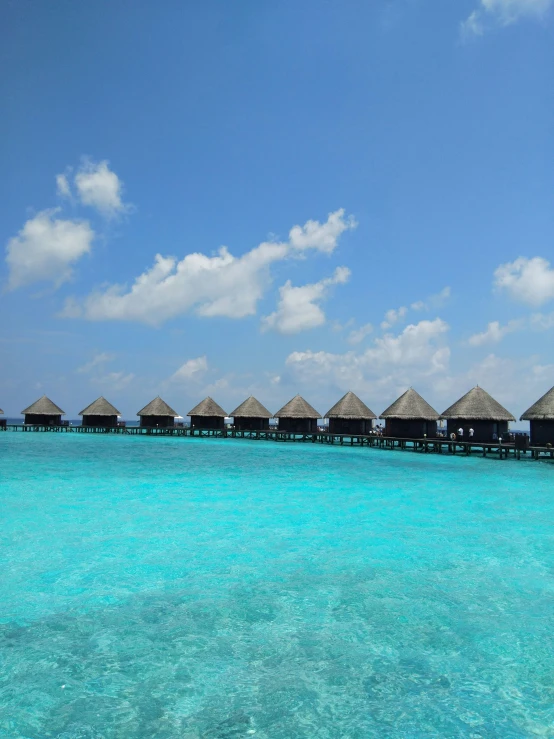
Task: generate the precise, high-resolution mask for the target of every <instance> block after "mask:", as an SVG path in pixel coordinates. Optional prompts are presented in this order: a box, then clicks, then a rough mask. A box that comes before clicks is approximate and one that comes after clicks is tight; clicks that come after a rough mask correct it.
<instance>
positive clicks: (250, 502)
mask: <svg viewBox="0 0 554 739" xmlns="http://www.w3.org/2000/svg"><path fill="white" fill-rule="evenodd" d="M553 481H554V466H552V465H549V464H548V463H539V462H532V461H529V462H525V461H521V462H517V461H513V460H503V461H494V460H483V459H465V458H456V459H452V458H449V457H447V456H445V457H438V456H434V455H419V454H414V453H411V452H391V451H379V450H375V449H350V448H322V447H320V446H316V445H311V444H310V445H309V444H298V445H295V444H272V443H266V442H248V441H242V440H230V439H227V440H208V439H169V438H167V439H166V438H156V439H155V438H126V437H119V436H118V437H104V436H85V435H74V434H67V435H65V434H59V435H58V434H25V435H24V434H14V433H5V434H1V435H0V510H1V526H0V584H1V596H2V597H1V599H0V736H1V737H6V738H9V739H47V738H56V739H116V738H117V739H119V738H121V739H123V738H124V739H135V738H136V739H139V738H140V739H142V738H144V739H151V738H155V739H177V738H179V739H239V738H242V737H254V739H313V738H317V739H367V738H368V737H378V738H379V739H388V738H390V739H420V738H421V739H424V738H425V739H427V738H429V737H437V738H438V737H440V738H441V739H449V738H450V737H469V738H470V739H485V738H486V739H488V738H492V737H498V738H499V739H511V738H513V739H516V738H517V739H520V738H522V737H554V681H553V680H552V676H553V675H554V576H553V565H554V527H553V523H554V502H553V501H554V484H553Z"/></svg>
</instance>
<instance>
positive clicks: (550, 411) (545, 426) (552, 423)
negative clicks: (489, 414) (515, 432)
mask: <svg viewBox="0 0 554 739" xmlns="http://www.w3.org/2000/svg"><path fill="white" fill-rule="evenodd" d="M519 420H520V421H529V426H530V427H531V434H530V435H531V444H533V445H534V446H546V444H552V445H553V446H554V387H552V388H550V390H549V391H548V392H547V393H545V394H544V395H543V396H542V398H539V400H537V402H536V403H534V404H533V405H532V406H531V407H530V408H528V409H527V410H526V411H525V413H524V414H523V415H522V416H521V418H520V419H519Z"/></svg>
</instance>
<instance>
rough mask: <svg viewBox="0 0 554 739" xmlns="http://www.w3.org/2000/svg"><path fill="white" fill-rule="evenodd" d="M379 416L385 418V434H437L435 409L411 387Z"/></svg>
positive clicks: (411, 436) (395, 435)
mask: <svg viewBox="0 0 554 739" xmlns="http://www.w3.org/2000/svg"><path fill="white" fill-rule="evenodd" d="M379 418H384V419H385V435H386V436H392V437H396V438H404V439H421V438H423V437H424V436H428V437H433V436H436V434H437V421H438V420H439V418H440V416H439V414H438V413H437V411H436V410H435V409H434V408H433V407H432V406H430V405H429V403H428V402H427V401H426V400H424V399H423V398H422V397H421V395H420V394H419V393H418V392H417V391H416V390H414V389H413V388H412V387H411V388H409V390H406V392H405V393H403V394H402V395H401V396H400V397H399V398H397V399H396V400H395V401H394V403H392V405H389V407H388V408H387V409H386V410H384V411H383V412H382V413H381V415H380V416H379Z"/></svg>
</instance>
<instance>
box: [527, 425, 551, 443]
mask: <svg viewBox="0 0 554 739" xmlns="http://www.w3.org/2000/svg"><path fill="white" fill-rule="evenodd" d="M529 425H530V426H531V444H532V445H533V446H545V445H546V444H552V445H553V446H554V420H553V421H550V420H544V421H529Z"/></svg>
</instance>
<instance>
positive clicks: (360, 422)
mask: <svg viewBox="0 0 554 739" xmlns="http://www.w3.org/2000/svg"><path fill="white" fill-rule="evenodd" d="M0 413H3V411H2V410H0ZM22 414H23V415H24V417H25V424H31V425H43V426H46V425H60V424H61V423H62V416H63V415H65V413H64V411H63V410H62V409H61V408H59V407H58V406H57V405H56V404H55V403H53V402H52V401H51V400H50V399H49V398H47V397H46V396H43V397H42V398H40V399H39V400H37V401H36V403H33V404H32V405H30V406H29V407H28V408H25V410H23V411H22ZM79 415H80V416H82V418H83V421H82V423H83V426H100V427H105V428H110V427H115V426H117V425H118V418H119V417H120V415H121V414H120V412H119V411H118V410H117V408H115V406H113V405H112V404H111V403H109V402H108V401H107V400H106V399H105V398H103V397H100V398H98V399H97V400H95V401H94V403H91V404H90V405H89V406H87V407H86V408H84V409H83V410H82V411H81V413H80V414H79ZM137 415H138V417H139V419H140V426H142V427H145V428H156V427H157V428H169V427H172V426H174V425H175V419H176V418H177V419H179V418H181V416H179V414H178V413H177V412H176V411H175V410H174V409H173V408H171V407H170V406H169V405H168V404H167V403H166V402H165V401H164V400H162V399H161V398H160V397H157V398H154V400H152V401H151V402H150V403H148V405H146V406H145V407H144V408H143V409H142V410H140V411H139V412H138V414H137ZM188 415H189V416H190V419H191V427H192V428H198V429H223V428H224V424H225V418H228V417H229V416H232V417H233V419H234V427H235V428H236V429H239V430H245V431H262V430H265V429H269V421H270V419H271V418H277V419H278V421H279V427H278V428H279V430H280V431H288V432H292V433H315V432H316V431H317V423H318V420H319V419H320V418H322V417H323V418H327V419H329V433H331V434H346V435H357V436H358V435H367V434H370V433H371V431H372V429H373V425H374V421H375V420H376V419H377V416H376V415H375V413H373V411H372V410H370V408H368V407H367V405H366V404H365V403H364V402H363V401H362V400H360V398H358V396H357V395H355V394H354V393H352V392H348V393H346V395H344V396H343V397H342V398H341V399H340V400H339V401H338V403H336V404H335V405H334V406H333V407H332V408H331V409H330V410H329V411H328V412H327V413H326V414H325V416H321V414H320V413H318V412H317V411H316V410H315V409H314V408H313V407H312V406H311V405H310V404H309V403H308V402H307V401H306V400H304V398H302V397H301V396H300V395H297V396H296V397H294V398H293V399H292V400H290V401H289V402H288V403H287V404H286V405H284V406H283V407H282V408H281V410H279V411H278V412H277V413H275V414H272V413H270V412H269V411H268V410H267V408H265V407H264V406H263V405H262V404H261V403H260V402H259V401H258V400H256V398H254V397H252V396H251V397H249V398H247V399H246V400H245V401H244V403H241V404H240V405H239V406H238V408H235V410H234V411H232V413H230V414H227V413H226V412H225V411H224V410H223V408H222V407H221V406H220V405H218V404H217V403H216V402H215V401H214V400H212V398H209V397H208V398H206V399H205V400H203V401H202V402H201V403H199V404H198V405H197V406H195V407H194V408H192V409H191V410H190V411H189V412H188ZM379 418H381V419H383V420H384V421H385V429H384V434H385V436H388V437H392V438H402V439H422V438H424V437H427V438H434V437H436V436H437V425H438V422H439V420H441V419H445V420H446V423H447V429H446V430H447V434H448V436H450V434H452V433H456V434H457V435H458V436H459V433H458V432H459V430H460V429H462V430H463V439H464V440H466V441H474V442H490V441H493V440H494V439H495V438H501V437H502V435H503V434H505V433H506V432H507V431H508V425H509V423H510V421H515V420H516V419H515V418H514V416H513V415H512V414H511V413H510V412H509V411H507V410H506V408H504V407H503V406H502V405H500V403H499V402H498V401H497V400H495V399H494V398H493V397H491V395H489V393H487V392H486V391H485V390H483V388H481V387H478V386H477V387H474V388H473V389H472V390H470V391H469V392H468V393H466V394H465V395H464V396H463V397H462V398H460V399H459V400H458V401H457V402H456V403H454V404H453V405H451V406H450V407H449V408H447V409H446V410H445V411H444V412H443V413H440V414H439V413H437V411H435V409H434V408H432V407H431V406H430V405H429V403H427V401H426V400H424V399H423V398H422V397H421V395H420V394H419V393H418V392H416V391H415V390H414V389H413V388H410V389H409V390H407V391H406V392H405V393H403V395H401V396H400V397H399V398H398V399H397V400H395V401H394V403H393V404H392V405H390V406H389V407H388V408H387V409H386V410H384V411H383V412H382V413H381V415H380V416H379ZM520 420H525V421H529V422H530V436H531V444H533V445H536V446H543V445H546V444H553V445H554V387H553V388H551V389H550V390H549V391H548V392H547V393H545V395H543V396H542V398H540V399H539V400H538V401H537V402H536V403H535V404H534V405H532V406H531V408H529V409H528V410H527V411H525V413H524V414H523V415H522V416H521V419H520ZM470 430H473V433H472V434H470Z"/></svg>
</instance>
